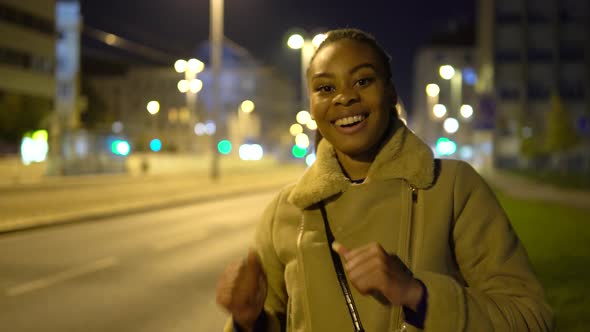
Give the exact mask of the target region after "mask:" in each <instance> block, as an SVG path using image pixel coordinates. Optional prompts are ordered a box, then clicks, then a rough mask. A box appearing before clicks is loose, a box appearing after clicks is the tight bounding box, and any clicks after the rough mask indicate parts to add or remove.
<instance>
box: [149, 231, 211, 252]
mask: <svg viewBox="0 0 590 332" xmlns="http://www.w3.org/2000/svg"><path fill="white" fill-rule="evenodd" d="M207 235H209V232H208V231H207V230H202V231H201V232H199V233H196V234H195V233H186V234H181V235H180V236H175V237H170V238H167V239H164V240H158V242H157V243H155V244H154V246H153V248H154V250H156V251H164V250H169V249H172V248H176V247H180V246H182V245H185V244H189V243H191V242H196V241H199V240H202V239H204V238H206V237H207Z"/></svg>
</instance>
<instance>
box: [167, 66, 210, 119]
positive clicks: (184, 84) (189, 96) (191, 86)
mask: <svg viewBox="0 0 590 332" xmlns="http://www.w3.org/2000/svg"><path fill="white" fill-rule="evenodd" d="M174 69H175V70H176V72H177V73H184V79H183V80H180V81H179V82H178V90H179V91H180V92H182V93H185V94H186V107H187V108H188V109H189V112H190V114H191V117H192V116H195V117H197V118H198V117H199V116H198V113H197V110H196V106H197V93H199V91H201V89H202V88H203V82H202V81H201V80H199V79H198V78H197V74H198V73H200V72H202V71H203V70H204V69H205V64H204V63H203V62H202V61H200V60H197V59H189V60H188V61H187V60H183V59H180V60H176V62H175V63H174Z"/></svg>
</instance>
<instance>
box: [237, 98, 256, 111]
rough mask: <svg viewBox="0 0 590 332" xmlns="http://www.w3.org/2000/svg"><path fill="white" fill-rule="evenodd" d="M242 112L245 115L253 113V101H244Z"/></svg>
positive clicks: (241, 107) (241, 105)
mask: <svg viewBox="0 0 590 332" xmlns="http://www.w3.org/2000/svg"><path fill="white" fill-rule="evenodd" d="M240 110H241V111H242V112H244V113H251V112H252V111H254V102H252V101H251V100H244V101H243V102H242V104H240Z"/></svg>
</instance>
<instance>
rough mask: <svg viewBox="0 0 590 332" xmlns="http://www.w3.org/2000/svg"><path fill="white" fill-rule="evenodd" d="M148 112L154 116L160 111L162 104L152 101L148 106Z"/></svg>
mask: <svg viewBox="0 0 590 332" xmlns="http://www.w3.org/2000/svg"><path fill="white" fill-rule="evenodd" d="M147 110H148V112H150V114H151V115H154V114H156V113H158V112H159V111H160V103H158V102H157V101H155V100H152V101H150V102H149V103H148V104H147Z"/></svg>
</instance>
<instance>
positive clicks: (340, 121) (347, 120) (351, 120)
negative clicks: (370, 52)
mask: <svg viewBox="0 0 590 332" xmlns="http://www.w3.org/2000/svg"><path fill="white" fill-rule="evenodd" d="M365 118H366V116H365V115H355V116H349V117H347V118H342V119H338V120H336V121H334V124H335V125H337V126H346V125H350V124H353V123H356V122H361V121H363V120H364V119H365Z"/></svg>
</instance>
